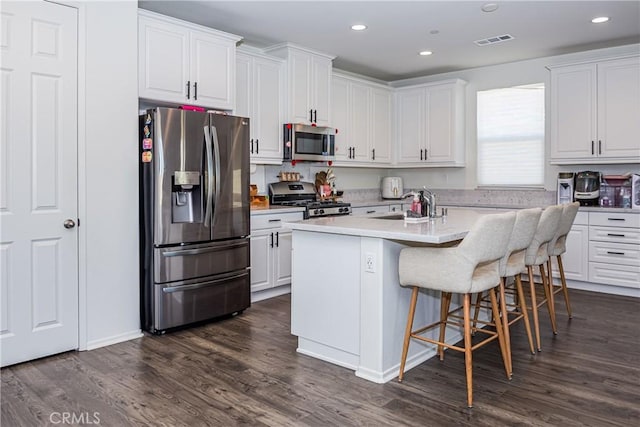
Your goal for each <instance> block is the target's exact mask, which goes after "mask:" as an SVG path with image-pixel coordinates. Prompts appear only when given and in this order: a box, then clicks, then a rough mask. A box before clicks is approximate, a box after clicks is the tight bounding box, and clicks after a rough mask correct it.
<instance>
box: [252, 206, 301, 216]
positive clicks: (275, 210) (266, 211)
mask: <svg viewBox="0 0 640 427" xmlns="http://www.w3.org/2000/svg"><path fill="white" fill-rule="evenodd" d="M292 212H304V208H301V207H299V206H269V207H268V208H258V209H251V215H273V214H285V213H292Z"/></svg>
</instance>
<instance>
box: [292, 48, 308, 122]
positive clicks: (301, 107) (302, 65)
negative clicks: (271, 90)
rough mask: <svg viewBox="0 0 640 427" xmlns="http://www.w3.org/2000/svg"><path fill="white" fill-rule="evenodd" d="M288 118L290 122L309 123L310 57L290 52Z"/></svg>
mask: <svg viewBox="0 0 640 427" xmlns="http://www.w3.org/2000/svg"><path fill="white" fill-rule="evenodd" d="M288 80H289V107H288V110H289V114H288V117H289V120H288V121H290V122H292V123H311V114H310V112H309V110H311V92H310V88H309V84H310V82H311V57H310V56H309V55H305V54H300V53H297V52H291V53H290V55H289V76H288Z"/></svg>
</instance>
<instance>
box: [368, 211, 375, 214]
mask: <svg viewBox="0 0 640 427" xmlns="http://www.w3.org/2000/svg"><path fill="white" fill-rule="evenodd" d="M367 213H368V214H371V213H376V211H367Z"/></svg>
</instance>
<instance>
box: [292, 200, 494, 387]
mask: <svg viewBox="0 0 640 427" xmlns="http://www.w3.org/2000/svg"><path fill="white" fill-rule="evenodd" d="M481 215H483V213H480V212H478V211H474V210H467V209H450V210H449V215H448V216H446V217H440V218H434V219H431V220H429V221H428V222H423V223H417V224H406V223H405V222H404V220H402V219H388V218H398V215H397V214H387V215H381V216H379V217H363V216H351V215H350V216H341V217H325V218H318V219H312V220H306V221H299V222H292V223H287V224H285V227H288V228H291V229H292V230H293V243H292V246H293V251H292V269H293V271H292V288H291V332H292V334H294V335H296V336H297V337H298V348H297V351H298V352H299V353H302V354H305V355H308V356H311V357H315V358H318V359H322V360H324V361H327V362H331V363H334V364H336V365H340V366H344V367H346V368H349V369H352V370H354V371H355V374H356V375H357V376H359V377H361V378H364V379H367V380H369V381H373V382H376V383H384V382H387V381H389V380H391V379H392V378H395V377H396V376H397V375H398V369H399V366H400V353H401V349H402V339H403V334H404V328H405V326H406V318H407V313H408V309H409V299H410V294H411V291H410V290H409V289H406V288H403V287H401V286H400V285H399V283H398V257H399V254H400V251H401V250H402V248H405V247H408V246H434V245H436V246H447V245H451V244H455V242H457V241H459V240H460V239H462V238H464V236H465V235H466V234H467V232H468V231H469V229H471V227H472V226H473V224H474V223H475V222H476V221H477V219H478V218H479V217H480V216H481ZM439 311H440V294H439V292H433V291H426V290H423V291H422V295H421V297H420V299H419V300H418V307H417V309H416V316H415V324H416V325H418V324H427V323H431V322H433V321H436V320H438V318H439V315H440V312H439ZM434 332H436V331H434ZM447 337H448V338H447V341H450V342H456V341H458V340H459V339H460V338H461V334H460V333H459V332H458V331H457V330H451V331H447ZM409 350H410V351H409V356H408V358H407V364H406V369H407V370H408V369H411V368H412V367H414V366H416V365H418V364H420V363H422V362H423V361H425V360H427V359H429V358H430V357H433V356H434V355H435V347H434V346H431V345H427V344H422V343H418V342H412V344H411V346H410V349H409Z"/></svg>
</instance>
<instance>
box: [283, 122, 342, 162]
mask: <svg viewBox="0 0 640 427" xmlns="http://www.w3.org/2000/svg"><path fill="white" fill-rule="evenodd" d="M283 134H284V150H283V152H284V160H285V161H299V160H308V161H318V162H324V161H333V160H335V155H336V130H335V129H334V128H329V127H319V126H310V125H304V124H295V123H287V124H285V125H284V132H283Z"/></svg>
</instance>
